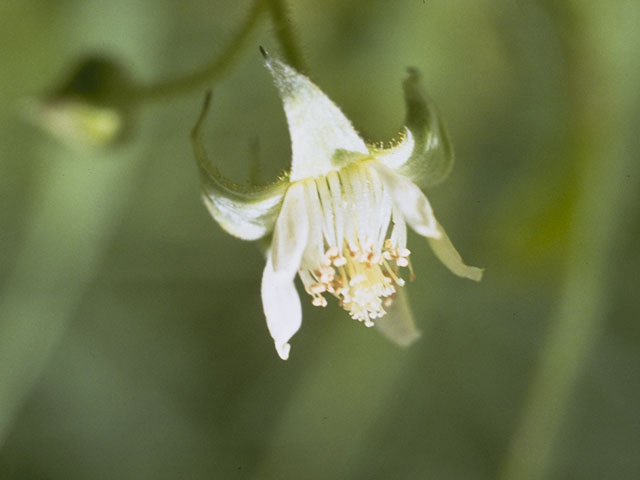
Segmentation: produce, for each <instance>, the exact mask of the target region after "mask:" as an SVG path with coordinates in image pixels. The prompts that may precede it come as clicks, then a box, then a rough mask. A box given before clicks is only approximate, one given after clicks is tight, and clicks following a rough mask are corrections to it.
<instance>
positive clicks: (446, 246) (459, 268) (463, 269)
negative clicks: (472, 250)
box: [428, 223, 484, 282]
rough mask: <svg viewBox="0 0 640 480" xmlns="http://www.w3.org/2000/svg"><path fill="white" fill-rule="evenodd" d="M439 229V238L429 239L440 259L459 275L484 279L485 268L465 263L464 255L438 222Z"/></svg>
mask: <svg viewBox="0 0 640 480" xmlns="http://www.w3.org/2000/svg"><path fill="white" fill-rule="evenodd" d="M437 229H438V232H440V236H439V237H438V238H429V239H428V240H429V245H431V249H432V250H433V253H435V255H436V257H438V260H440V261H441V262H442V263H443V264H444V266H445V267H447V268H448V269H449V270H451V272H453V273H455V274H456V275H458V276H459V277H464V278H468V279H469V280H475V281H476V282H479V281H480V280H482V274H483V272H484V269H483V268H478V267H470V266H469V265H465V263H464V262H463V261H462V257H461V256H460V254H459V253H458V251H457V250H456V247H454V246H453V243H451V240H450V239H449V236H448V235H447V232H445V231H444V228H442V225H440V223H438V224H437Z"/></svg>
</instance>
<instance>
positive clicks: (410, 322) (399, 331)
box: [376, 289, 422, 347]
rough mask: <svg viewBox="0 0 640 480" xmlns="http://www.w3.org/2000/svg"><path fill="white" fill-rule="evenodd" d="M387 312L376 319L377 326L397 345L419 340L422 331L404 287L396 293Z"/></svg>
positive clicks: (405, 345)
mask: <svg viewBox="0 0 640 480" xmlns="http://www.w3.org/2000/svg"><path fill="white" fill-rule="evenodd" d="M386 310H387V314H386V315H385V316H383V317H382V318H378V319H377V320H376V328H377V329H378V330H379V331H380V333H382V334H383V335H384V336H385V337H387V338H388V339H389V340H391V341H392V342H393V343H395V344H396V345H399V346H401V347H408V346H409V345H411V344H412V343H413V342H415V341H416V340H418V339H419V338H420V337H421V336H422V333H421V332H420V330H418V329H417V327H416V323H415V320H414V317H413V312H412V311H411V307H410V306H409V301H408V299H407V294H406V292H405V291H404V290H403V289H399V290H398V292H397V293H396V298H394V300H393V303H392V304H391V306H390V307H388V308H387V309H386Z"/></svg>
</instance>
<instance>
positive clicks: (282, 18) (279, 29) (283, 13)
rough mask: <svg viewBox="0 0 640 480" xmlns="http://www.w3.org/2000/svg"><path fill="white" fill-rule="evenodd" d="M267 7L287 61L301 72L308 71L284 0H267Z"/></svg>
mask: <svg viewBox="0 0 640 480" xmlns="http://www.w3.org/2000/svg"><path fill="white" fill-rule="evenodd" d="M267 8H268V9H269V14H270V15H271V19H272V20H273V24H274V27H275V34H276V39H277V40H278V42H279V43H280V46H281V47H282V52H283V53H284V56H285V58H286V60H287V62H288V63H289V64H290V65H291V66H292V67H294V68H295V69H296V70H298V71H299V72H306V73H308V70H307V68H306V63H305V61H304V56H303V55H302V51H301V50H300V48H298V43H297V42H296V40H295V35H294V33H293V29H292V28H291V22H290V21H289V12H288V10H287V6H286V5H285V3H284V0H267Z"/></svg>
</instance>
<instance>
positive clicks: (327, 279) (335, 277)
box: [306, 239, 413, 327]
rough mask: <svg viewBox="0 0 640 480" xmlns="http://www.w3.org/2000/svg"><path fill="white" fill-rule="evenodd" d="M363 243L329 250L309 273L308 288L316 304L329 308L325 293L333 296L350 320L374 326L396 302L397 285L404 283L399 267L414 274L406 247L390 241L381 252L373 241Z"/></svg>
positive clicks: (385, 243)
mask: <svg viewBox="0 0 640 480" xmlns="http://www.w3.org/2000/svg"><path fill="white" fill-rule="evenodd" d="M364 243H365V245H364V246H360V245H358V246H353V245H344V247H343V249H342V251H340V249H339V248H338V247H335V246H332V247H329V248H328V249H327V250H326V251H325V253H324V255H323V256H322V257H321V258H320V262H319V265H318V266H317V268H315V269H314V270H313V271H311V272H310V273H311V277H312V280H313V282H309V284H308V285H306V289H307V292H308V293H309V294H310V295H311V297H312V300H311V303H312V304H313V305H315V306H318V307H324V306H326V305H327V300H326V298H325V297H324V295H323V294H324V293H330V294H332V295H334V296H335V297H337V298H338V299H339V301H340V306H341V307H342V308H344V309H345V310H346V311H347V312H349V315H350V316H351V318H353V319H355V320H358V321H360V322H363V323H364V324H365V325H366V326H367V327H371V326H373V324H374V323H373V321H374V320H375V319H376V318H380V317H382V316H384V315H385V313H386V312H385V310H384V307H388V306H390V305H391V303H392V302H393V298H394V296H395V293H396V286H400V287H401V286H403V285H404V283H405V282H404V280H403V279H402V278H400V277H399V276H398V270H399V268H401V267H409V271H410V272H411V277H413V271H412V270H411V264H410V262H409V255H410V254H411V252H410V251H409V250H408V249H407V248H404V247H396V246H394V245H393V244H392V242H391V240H389V239H387V240H385V242H384V244H383V246H382V248H378V249H376V248H375V246H374V244H373V243H372V242H364ZM376 250H377V251H376Z"/></svg>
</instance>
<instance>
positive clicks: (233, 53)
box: [134, 0, 265, 101]
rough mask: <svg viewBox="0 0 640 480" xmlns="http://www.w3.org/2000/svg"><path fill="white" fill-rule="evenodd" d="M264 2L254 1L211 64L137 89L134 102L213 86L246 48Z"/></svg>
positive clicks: (261, 0)
mask: <svg viewBox="0 0 640 480" xmlns="http://www.w3.org/2000/svg"><path fill="white" fill-rule="evenodd" d="M264 7H265V0H255V1H254V2H253V6H252V8H251V10H250V11H249V14H248V16H247V18H246V20H245V22H244V24H243V25H242V27H241V28H240V30H238V31H237V32H236V34H235V36H234V37H233V39H232V40H231V42H230V44H229V46H228V48H227V49H226V50H225V51H224V52H223V53H222V54H221V55H220V56H219V57H216V58H215V59H214V60H213V61H212V62H211V63H209V64H207V65H205V66H204V67H203V68H201V69H200V70H198V71H195V72H193V73H191V74H189V75H186V76H184V77H180V78H176V79H173V80H169V81H166V82H160V83H156V84H151V85H147V86H143V87H139V88H138V90H137V91H136V92H135V93H134V98H136V101H149V100H151V101H152V100H160V99H163V98H165V97H169V96H174V95H178V94H181V93H186V92H188V91H190V90H193V89H194V88H197V87H200V86H203V85H208V86H210V85H211V84H213V83H214V82H215V81H216V80H218V78H219V77H220V75H221V74H222V73H224V71H225V70H226V69H227V67H228V66H229V65H230V64H231V63H232V62H233V61H234V60H235V59H236V57H237V55H238V53H239V52H240V51H241V50H242V49H243V48H244V47H245V46H246V44H247V41H248V40H249V38H250V36H251V33H252V32H253V30H254V29H255V27H256V26H257V25H258V23H259V22H258V21H259V19H260V16H261V14H262V12H263V11H264Z"/></svg>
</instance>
